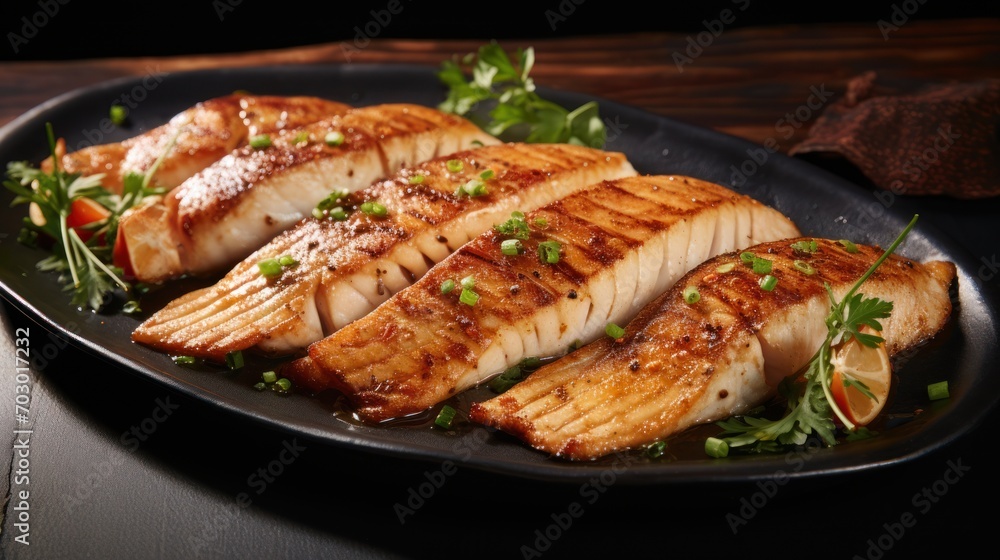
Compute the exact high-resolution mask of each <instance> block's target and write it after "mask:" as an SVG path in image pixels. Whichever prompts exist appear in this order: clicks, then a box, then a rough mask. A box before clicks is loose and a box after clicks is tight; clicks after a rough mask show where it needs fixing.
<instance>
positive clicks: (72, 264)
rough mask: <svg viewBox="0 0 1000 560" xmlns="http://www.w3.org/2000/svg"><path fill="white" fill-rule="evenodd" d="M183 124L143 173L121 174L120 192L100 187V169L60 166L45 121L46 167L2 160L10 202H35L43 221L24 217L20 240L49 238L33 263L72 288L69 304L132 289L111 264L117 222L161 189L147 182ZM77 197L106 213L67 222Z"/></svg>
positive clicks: (89, 303) (90, 303) (96, 304)
mask: <svg viewBox="0 0 1000 560" xmlns="http://www.w3.org/2000/svg"><path fill="white" fill-rule="evenodd" d="M183 128H184V127H179V129H178V132H177V133H176V134H175V135H174V136H173V138H171V139H170V141H169V142H168V143H167V146H166V148H165V149H164V152H163V153H162V154H161V155H160V157H159V158H158V159H157V160H156V162H155V163H154V164H153V166H152V167H151V168H150V169H149V170H148V171H147V172H146V173H129V174H127V175H126V176H125V177H124V181H123V190H122V194H121V195H117V194H115V193H112V192H110V191H108V190H107V189H106V188H104V187H103V186H102V184H101V181H102V180H103V179H104V174H95V175H87V176H84V175H82V174H79V173H68V172H66V171H65V170H64V169H62V168H61V166H60V165H59V161H60V159H59V154H58V153H57V149H56V140H55V134H54V132H53V130H52V125H51V123H46V134H47V137H48V143H49V153H50V155H51V159H52V171H51V172H46V171H43V170H41V169H38V168H35V167H32V166H30V165H29V164H28V163H27V162H10V163H8V164H7V177H8V179H7V180H6V181H4V186H5V187H6V188H7V189H8V190H9V191H11V192H13V193H14V195H15V198H14V200H13V201H12V202H11V206H16V205H19V204H34V205H35V207H36V208H37V209H38V211H39V212H40V213H41V216H42V220H40V221H44V223H43V224H39V223H36V222H35V221H33V220H31V219H30V218H28V217H26V218H25V219H24V222H23V227H22V230H21V234H20V236H19V239H21V240H22V241H25V242H29V244H30V243H31V242H33V241H36V240H37V239H38V238H39V236H45V237H47V238H50V239H51V240H52V241H53V247H52V254H51V255H50V256H48V257H46V258H44V259H42V260H41V261H39V262H38V265H37V266H38V269H39V270H41V271H42V272H58V273H60V274H61V277H60V280H61V281H62V282H64V283H65V284H66V286H65V288H66V290H67V291H72V292H73V296H72V299H71V303H72V304H74V305H78V306H81V307H87V308H90V309H92V310H94V311H99V310H101V309H102V308H103V307H104V306H105V305H106V302H107V300H108V298H109V296H110V295H111V293H113V292H114V291H115V290H116V289H119V288H120V289H122V290H123V291H125V292H126V293H129V292H131V291H132V286H131V284H129V283H128V282H126V281H125V280H124V279H123V276H124V275H123V273H122V271H121V269H119V268H117V267H115V266H114V265H113V264H112V255H113V250H114V242H115V237H116V236H117V230H118V224H119V221H120V219H121V217H122V216H123V215H124V214H125V212H126V211H127V210H129V209H130V208H133V207H134V206H136V205H137V204H139V203H140V202H141V201H142V200H143V199H144V198H145V197H147V196H150V195H156V194H162V193H163V192H164V191H163V189H159V188H154V187H152V186H150V182H151V180H152V177H153V174H154V173H155V172H156V169H157V168H159V166H160V164H161V163H162V162H163V160H164V158H165V157H166V155H167V153H169V151H170V150H171V149H173V146H174V144H175V143H176V141H177V137H178V136H179V134H180V131H181V130H182V129H183ZM80 199H90V200H91V201H93V202H96V203H97V204H99V205H101V206H102V207H104V208H105V209H106V210H107V212H108V215H107V216H106V217H104V218H103V219H101V220H97V221H95V222H92V223H89V224H87V225H85V226H78V227H77V228H73V227H69V224H68V218H69V217H70V214H71V213H72V212H73V203H74V202H75V201H77V200H80ZM77 229H86V230H87V231H88V232H90V233H91V235H90V236H89V237H88V239H87V240H86V241H84V239H83V238H81V237H80V234H79V233H78V232H77Z"/></svg>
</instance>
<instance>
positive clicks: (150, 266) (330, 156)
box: [116, 104, 499, 283]
mask: <svg viewBox="0 0 1000 560" xmlns="http://www.w3.org/2000/svg"><path fill="white" fill-rule="evenodd" d="M330 133H339V134H341V135H342V138H343V141H342V142H341V143H336V142H327V141H326V138H327V135H328V134H330ZM303 139H304V140H303ZM476 142H478V143H481V144H484V145H491V144H497V143H498V142H499V141H498V140H497V139H495V138H493V137H492V136H489V135H488V134H486V133H484V132H483V131H482V130H480V129H479V128H478V127H476V126H475V125H474V124H472V123H471V122H469V121H467V120H465V119H463V118H461V117H458V116H455V115H449V114H446V113H443V112H441V111H438V110H435V109H430V108H427V107H421V106H419V105H411V104H385V105H376V106H371V107H362V108H358V109H354V110H351V111H349V112H347V113H345V114H343V115H339V116H336V117H334V118H332V119H328V120H322V121H319V122H314V123H311V124H309V125H306V126H304V127H300V128H296V129H290V130H286V131H284V133H283V134H281V135H278V136H277V137H276V138H273V139H272V142H271V145H270V146H269V147H266V148H262V149H257V148H254V147H251V146H245V147H243V148H240V149H238V150H236V151H234V152H233V153H231V154H229V155H227V156H225V157H223V158H222V159H221V160H219V161H218V162H215V163H213V164H212V165H210V166H209V167H207V168H205V169H204V170H203V171H201V172H199V173H198V174H196V175H195V176H193V177H191V178H190V179H188V180H187V181H185V182H184V183H183V184H181V185H180V186H179V187H177V188H176V189H174V190H173V191H171V192H170V193H168V194H167V195H166V196H165V198H163V199H162V200H161V199H157V198H152V199H150V203H149V204H147V205H145V206H142V207H139V208H135V209H133V210H132V211H130V212H128V213H127V214H126V215H125V217H124V218H123V219H122V222H121V226H120V228H119V235H118V242H120V243H123V244H124V246H125V249H126V251H125V252H123V254H127V255H128V258H127V262H120V263H116V264H118V265H119V266H122V267H123V268H126V269H129V270H131V271H132V273H133V275H134V276H135V278H136V279H138V280H140V281H143V282H150V283H152V282H162V281H164V280H168V279H171V278H175V277H178V276H181V275H185V274H187V275H207V274H215V273H217V272H220V271H222V270H225V269H227V268H229V267H231V266H233V265H234V264H235V263H237V262H238V261H239V260H240V259H242V258H244V257H246V256H247V255H249V254H250V253H251V252H253V251H254V250H256V249H258V248H260V247H261V246H262V245H263V244H264V243H266V242H268V241H269V240H270V239H272V238H273V237H274V236H275V235H277V234H278V233H280V232H282V231H284V230H285V229H287V228H289V227H291V226H293V225H295V224H296V223H297V222H298V221H300V220H301V219H302V218H304V217H306V216H308V215H309V213H310V211H311V210H312V209H313V208H314V207H315V206H316V204H317V203H318V202H319V201H320V200H322V199H323V198H324V197H325V196H326V195H327V194H329V193H330V192H331V191H334V190H337V189H346V190H348V191H356V190H358V189H361V188H364V187H367V186H369V185H371V183H373V182H374V181H376V180H379V179H382V178H385V177H387V176H389V175H391V174H392V173H395V172H396V171H398V170H399V169H401V168H402V167H404V166H406V165H412V164H415V163H419V162H422V161H426V160H428V159H430V158H433V157H437V156H440V155H442V154H446V153H451V152H454V151H457V150H460V149H467V148H469V147H470V146H472V145H474V143H476Z"/></svg>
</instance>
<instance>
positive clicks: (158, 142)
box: [43, 94, 351, 193]
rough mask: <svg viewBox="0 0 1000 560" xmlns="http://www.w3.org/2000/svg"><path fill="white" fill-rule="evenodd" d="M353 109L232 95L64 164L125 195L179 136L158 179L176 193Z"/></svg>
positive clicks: (83, 151)
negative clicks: (249, 148) (203, 174)
mask: <svg viewBox="0 0 1000 560" xmlns="http://www.w3.org/2000/svg"><path fill="white" fill-rule="evenodd" d="M350 109H351V106H350V105H346V104H344V103H338V102H336V101H329V100H326V99H320V98H317V97H304V96H292V97H284V96H275V95H247V94H232V95H227V96H224V97H217V98H214V99H209V100H207V101H203V102H201V103H198V104H197V105H195V106H194V107H191V108H190V109H187V110H185V111H183V112H181V113H179V114H177V115H175V116H174V117H173V118H171V119H170V121H169V122H168V123H167V124H164V125H163V126H159V127H157V128H154V129H152V130H149V131H147V132H144V133H142V134H140V135H138V136H135V137H132V138H129V139H127V140H125V141H123V142H119V143H113V144H101V145H97V146H89V147H86V148H82V149H80V150H77V151H74V152H70V153H68V154H65V155H63V156H62V158H61V159H60V163H61V165H62V167H63V168H64V169H65V170H66V171H68V172H70V173H81V174H83V175H94V174H97V173H104V174H105V177H104V180H103V181H102V185H104V187H105V188H107V189H108V190H111V191H114V192H119V193H120V192H121V190H122V182H123V178H124V177H125V175H126V174H128V173H130V172H136V173H145V172H146V171H148V170H149V169H150V168H152V166H153V164H154V163H155V162H156V160H157V159H158V158H159V157H160V156H161V155H163V154H164V152H165V151H166V148H167V147H168V145H169V143H170V141H171V140H172V139H173V138H174V137H175V136H176V137H177V143H176V145H175V146H174V147H173V149H171V150H170V151H169V152H167V155H166V157H165V158H164V160H163V162H162V163H161V164H160V166H159V167H158V168H157V170H156V174H155V177H154V178H153V181H152V184H153V185H154V186H157V187H162V188H166V189H172V188H174V187H176V186H177V185H179V184H181V182H183V181H184V180H185V179H187V178H189V177H191V176H192V175H194V174H195V173H197V172H198V171H201V170H202V169H204V168H206V167H208V166H209V165H211V164H212V163H214V162H216V161H218V160H219V159H221V158H222V157H223V156H225V155H226V154H228V153H230V152H231V151H233V150H235V149H236V148H238V147H240V146H243V145H246V143H247V141H248V139H249V138H251V137H253V136H255V135H258V134H274V133H277V132H279V131H281V130H285V129H291V128H296V127H299V126H303V125H306V124H308V123H311V122H315V121H319V120H322V119H328V118H330V117H333V116H335V115H340V114H343V113H346V112H347V111H348V110H350ZM178 131H180V134H179V135H178ZM51 166H52V163H51V161H46V162H45V166H44V167H43V169H46V170H49V169H50V168H51Z"/></svg>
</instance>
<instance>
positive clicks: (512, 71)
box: [438, 43, 607, 148]
mask: <svg viewBox="0 0 1000 560" xmlns="http://www.w3.org/2000/svg"><path fill="white" fill-rule="evenodd" d="M515 58H516V59H517V61H518V63H517V65H515V64H514V63H513V62H512V61H511V59H510V57H509V56H508V55H507V53H506V52H505V51H504V50H503V49H502V48H501V47H500V46H499V45H498V44H496V43H490V44H488V45H483V46H482V47H480V48H479V50H478V51H477V52H476V53H470V54H469V55H466V56H465V57H464V58H462V59H455V60H447V61H445V62H443V63H442V65H441V70H440V71H439V72H438V78H439V79H440V80H441V82H442V83H444V84H445V85H446V86H448V96H447V98H446V99H445V100H444V101H443V102H442V103H440V104H439V105H438V108H439V109H441V110H442V111H445V112H448V113H454V114H457V115H462V116H468V117H469V118H471V119H473V120H474V121H480V122H478V123H477V124H479V125H480V126H481V127H482V128H483V130H485V131H486V132H488V133H490V134H492V135H494V136H496V137H498V138H501V139H503V140H507V141H524V142H546V143H570V144H579V145H584V146H590V147H593V148H603V147H604V142H605V139H606V137H607V133H606V130H605V126H604V122H603V121H602V120H601V118H600V115H599V114H598V107H597V103H595V102H589V103H585V104H583V105H581V106H580V107H578V108H576V109H574V110H572V111H570V110H568V109H566V108H565V107H563V106H561V105H559V104H557V103H554V102H552V101H549V100H547V99H543V98H542V97H541V96H539V95H538V93H537V92H536V91H535V82H534V80H532V78H531V77H530V76H529V73H530V72H531V69H532V67H533V66H534V64H535V51H534V49H533V48H531V47H528V48H527V49H518V50H517V52H516V57H515ZM466 69H469V71H470V73H471V78H469V77H467V74H466ZM480 106H484V107H485V106H489V107H490V109H489V120H487V121H486V122H482V121H483V120H484V119H482V118H480V117H478V116H477V115H476V114H475V111H476V110H477V109H478V108H480Z"/></svg>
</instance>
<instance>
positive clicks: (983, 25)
mask: <svg viewBox="0 0 1000 560" xmlns="http://www.w3.org/2000/svg"><path fill="white" fill-rule="evenodd" d="M697 35H698V34H697V33H690V34H679V33H643V34H631V35H616V36H601V37H577V38H572V37H570V38H558V39H539V40H530V41H529V40H511V41H509V42H503V43H502V46H503V47H504V48H505V49H507V50H509V51H512V50H514V49H516V48H518V47H528V46H532V47H534V48H535V53H536V63H535V69H534V71H533V72H532V76H533V77H534V79H535V82H536V83H537V84H539V85H543V86H548V87H552V88H558V89H565V90H570V91H578V92H581V93H587V94H592V95H597V96H600V97H604V98H607V99H611V100H613V101H618V102H621V103H625V104H628V105H633V106H636V107H641V108H643V109H646V110H648V111H651V112H653V113H656V114H659V115H663V116H667V117H671V118H674V119H677V120H680V121H685V122H688V123H692V124H696V125H699V126H704V127H708V128H713V129H715V130H719V131H722V132H725V133H728V134H732V135H735V136H739V137H742V138H746V139H748V140H752V141H754V142H758V143H762V142H764V141H765V140H766V139H767V138H773V137H775V136H776V131H775V123H776V122H777V121H778V120H779V119H781V118H782V117H783V116H784V115H786V114H787V113H789V112H792V113H794V111H795V110H796V109H797V108H798V107H799V106H801V105H803V104H805V103H806V102H807V101H808V98H809V96H810V95H811V93H812V90H811V88H825V89H826V90H829V91H831V92H833V93H834V95H839V94H841V93H843V91H844V87H845V84H846V83H847V81H848V80H850V79H851V78H853V77H855V76H858V75H860V74H862V73H864V72H868V71H875V72H877V73H878V75H879V81H880V83H882V82H883V81H884V83H885V84H887V85H889V86H895V87H911V86H914V85H918V84H923V83H933V82H943V81H949V80H960V81H973V80H980V79H983V78H987V77H993V78H997V77H1000V19H967V20H940V21H920V20H913V21H910V22H908V23H907V24H906V25H904V26H902V27H901V28H900V29H899V30H898V31H894V32H891V33H890V34H889V35H888V37H889V38H888V40H886V38H885V37H884V36H883V34H882V32H881V31H880V30H879V28H878V26H877V25H876V24H875V22H871V23H867V24H854V23H852V24H832V25H825V26H815V25H811V26H807V25H784V26H776V27H755V28H737V29H732V30H727V31H725V32H723V33H721V34H720V35H719V36H718V37H717V38H713V39H712V42H711V43H710V44H709V45H708V46H707V47H704V48H703V49H702V52H701V53H700V54H699V53H698V52H697V51H696V50H694V49H693V48H692V47H690V42H689V41H688V39H689V38H691V40H693V41H695V42H697V40H698V37H697ZM702 39H704V37H703V38H702ZM703 42H707V40H703ZM481 44H482V41H473V40H447V41H428V40H391V39H373V40H372V41H371V43H370V44H369V45H367V46H366V47H365V48H363V49H358V48H356V47H355V46H354V45H353V43H352V42H338V43H330V44H323V45H317V46H309V47H299V48H292V49H287V50H274V51H261V52H250V53H239V54H231V55H211V56H184V57H165V58H115V59H99V60H82V61H59V62H5V63H0V84H2V86H0V87H2V91H3V93H4V95H3V96H2V97H0V124H4V123H6V122H8V121H9V120H11V119H13V118H15V117H17V116H18V115H20V114H21V113H23V112H24V111H26V110H27V109H29V108H31V107H33V106H34V105H36V104H38V103H41V102H43V101H45V100H47V99H49V98H52V97H55V96H57V95H59V94H62V93H64V92H66V91H69V90H72V89H74V88H77V87H84V86H87V85H91V84H95V83H98V82H101V81H104V80H109V79H113V78H119V77H123V76H143V75H145V74H148V73H150V72H151V71H157V72H174V71H183V70H195V69H204V68H220V67H227V66H229V67H232V66H257V65H273V64H282V65H283V64H313V63H331V64H353V63H358V64H363V63H387V62H392V63H410V64H420V65H428V66H434V67H436V66H438V65H440V63H441V61H443V60H446V59H448V58H450V57H452V56H454V55H456V54H457V55H462V54H465V53H468V52H472V51H474V50H475V49H477V48H478V47H479V46H480V45H481ZM692 55H694V56H692ZM688 60H690V62H688ZM815 116H818V115H813V118H815ZM806 130H807V126H803V127H801V128H797V129H796V130H795V135H794V136H792V137H791V138H788V139H785V138H784V131H782V135H781V136H780V137H779V138H778V139H779V140H780V142H779V145H780V147H781V149H782V150H785V151H787V150H788V148H790V147H791V146H793V145H794V144H795V143H797V142H798V141H799V140H801V139H802V137H803V136H804V134H805V133H806Z"/></svg>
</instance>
